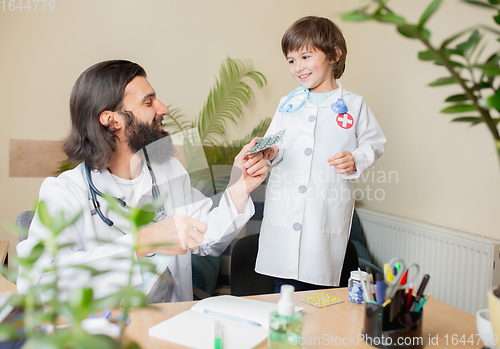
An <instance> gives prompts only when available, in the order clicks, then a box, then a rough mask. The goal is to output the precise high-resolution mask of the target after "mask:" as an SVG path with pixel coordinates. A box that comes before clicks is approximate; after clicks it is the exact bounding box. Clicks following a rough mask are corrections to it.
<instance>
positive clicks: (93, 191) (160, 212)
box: [85, 148, 167, 233]
mask: <svg viewBox="0 0 500 349" xmlns="http://www.w3.org/2000/svg"><path fill="white" fill-rule="evenodd" d="M143 150H144V158H145V160H146V165H147V166H148V170H149V174H150V175H151V182H152V188H151V191H152V193H153V199H154V201H155V203H156V201H157V199H158V198H159V197H160V189H159V188H158V183H157V182H156V177H155V174H154V172H153V169H152V168H151V164H150V162H149V156H148V153H147V151H146V148H143ZM85 176H86V177H87V183H88V184H89V190H90V197H91V200H92V205H93V206H94V209H93V210H92V214H94V213H97V215H98V216H99V218H101V220H102V221H103V222H104V223H106V224H107V225H108V226H110V227H115V228H116V229H118V230H120V231H121V229H119V228H117V227H116V226H115V224H114V222H113V221H112V220H111V219H109V218H108V217H106V216H105V215H104V214H103V213H102V211H101V205H100V204H99V201H98V200H97V196H100V197H102V198H104V194H103V193H102V192H101V191H99V190H98V189H97V188H96V187H95V185H94V183H93V182H92V174H91V171H90V167H89V165H87V163H85ZM113 199H114V200H116V201H117V202H118V203H119V204H120V205H121V206H122V207H127V204H126V202H125V201H123V200H122V199H120V198H117V197H113ZM156 212H157V216H156V221H160V220H162V219H164V218H166V217H167V215H166V213H165V208H164V207H163V205H160V206H159V207H158V209H157V210H156ZM122 233H123V231H122Z"/></svg>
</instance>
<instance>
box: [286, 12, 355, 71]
mask: <svg viewBox="0 0 500 349" xmlns="http://www.w3.org/2000/svg"><path fill="white" fill-rule="evenodd" d="M301 48H306V49H316V50H319V51H322V52H323V53H324V54H325V55H326V58H327V59H328V60H329V61H333V62H335V61H337V62H336V63H334V64H333V65H332V69H333V76H334V77H335V79H338V78H340V77H341V76H342V74H343V73H344V70H345V61H346V57H347V44H346V42H345V39H344V35H342V31H341V30H340V29H339V27H337V26H336V25H335V24H334V23H333V22H332V21H330V20H329V19H327V18H323V17H315V16H308V17H303V18H301V19H299V20H297V21H296V22H295V23H293V24H292V25H291V26H290V28H288V29H287V31H286V32H285V34H284V35H283V38H282V39H281V49H282V51H283V54H284V55H285V57H286V56H288V54H289V53H290V52H292V51H297V50H300V49H301ZM339 54H340V57H339Z"/></svg>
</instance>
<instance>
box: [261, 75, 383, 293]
mask: <svg viewBox="0 0 500 349" xmlns="http://www.w3.org/2000/svg"><path fill="white" fill-rule="evenodd" d="M337 83H338V82H337ZM338 84H339V83H338ZM341 96H342V98H343V99H344V102H345V104H346V106H347V108H348V111H347V114H337V113H334V112H333V110H332V108H331V105H332V103H334V102H336V101H337V100H338V98H340V97H341ZM303 98H304V97H303V95H302V96H300V95H299V96H296V97H294V98H292V99H291V100H290V101H289V102H286V103H287V104H288V103H290V104H292V105H293V106H294V107H295V106H297V105H299V104H300V103H301V101H302V100H303ZM285 100H286V97H283V98H282V99H281V101H280V105H281V104H282V103H284V102H285ZM284 129H286V132H285V134H284V135H283V138H282V140H281V141H280V142H279V143H278V148H279V152H278V154H277V156H276V158H275V159H274V160H273V161H272V164H275V166H274V168H273V169H272V172H271V175H270V177H269V180H268V184H267V191H266V200H265V205H264V217H263V222H262V228H261V234H260V240H259V252H258V256H257V262H256V267H255V270H256V271H257V272H259V273H261V274H266V275H270V276H274V277H280V278H285V279H296V280H299V281H303V282H307V283H312V284H317V285H325V286H338V284H339V280H340V275H341V271H342V265H343V261H344V255H345V250H346V246H347V242H348V240H349V235H350V227H351V219H352V214H353V209H354V197H353V191H354V189H355V183H354V181H353V180H351V179H355V178H357V177H359V175H360V174H361V173H363V172H364V171H366V170H367V169H368V168H369V167H370V166H372V165H373V164H374V163H375V161H376V159H378V158H379V157H380V156H381V155H382V153H383V151H384V146H385V143H386V139H385V136H384V133H383V132H382V129H381V128H380V126H379V124H378V122H377V120H376V119H375V117H374V115H373V113H372V112H371V110H370V108H369V107H368V106H367V104H366V102H365V101H364V99H363V98H362V97H361V96H358V95H356V94H354V93H352V92H350V91H347V90H343V88H342V86H340V87H339V89H338V90H337V91H336V92H335V93H334V94H333V95H332V96H331V97H330V98H329V99H328V100H327V101H325V102H324V103H322V104H321V105H319V106H316V105H313V104H311V103H310V102H309V101H308V100H306V102H305V104H304V106H303V107H302V108H301V109H299V110H298V111H295V112H291V113H287V112H283V113H280V112H279V111H277V112H276V114H275V115H274V118H273V120H272V122H271V125H270V127H269V129H268V130H267V133H266V136H269V135H273V134H275V133H277V132H279V131H281V130H284ZM346 150H348V151H350V152H351V153H352V155H353V156H354V160H355V163H356V169H357V171H355V172H352V173H349V174H344V175H339V174H336V173H335V168H334V167H331V166H330V165H329V164H328V161H327V159H329V158H331V157H332V156H333V155H335V154H336V153H338V152H340V151H346Z"/></svg>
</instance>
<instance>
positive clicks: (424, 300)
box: [415, 296, 430, 312]
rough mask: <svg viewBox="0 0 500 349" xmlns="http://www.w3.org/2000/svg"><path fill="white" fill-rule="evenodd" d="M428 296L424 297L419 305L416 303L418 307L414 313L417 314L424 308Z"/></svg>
mask: <svg viewBox="0 0 500 349" xmlns="http://www.w3.org/2000/svg"><path fill="white" fill-rule="evenodd" d="M429 297H430V296H425V297H424V298H423V299H422V300H421V301H420V303H418V306H417V309H415V311H416V312H419V311H420V310H422V307H423V306H424V304H425V302H427V298H429Z"/></svg>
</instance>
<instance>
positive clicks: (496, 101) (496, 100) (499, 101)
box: [486, 89, 500, 111]
mask: <svg viewBox="0 0 500 349" xmlns="http://www.w3.org/2000/svg"><path fill="white" fill-rule="evenodd" d="M486 101H487V102H488V106H489V107H491V108H495V109H496V110H498V111H500V89H499V90H496V91H495V94H494V95H493V96H491V97H490V98H488V99H487V100H486Z"/></svg>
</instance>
